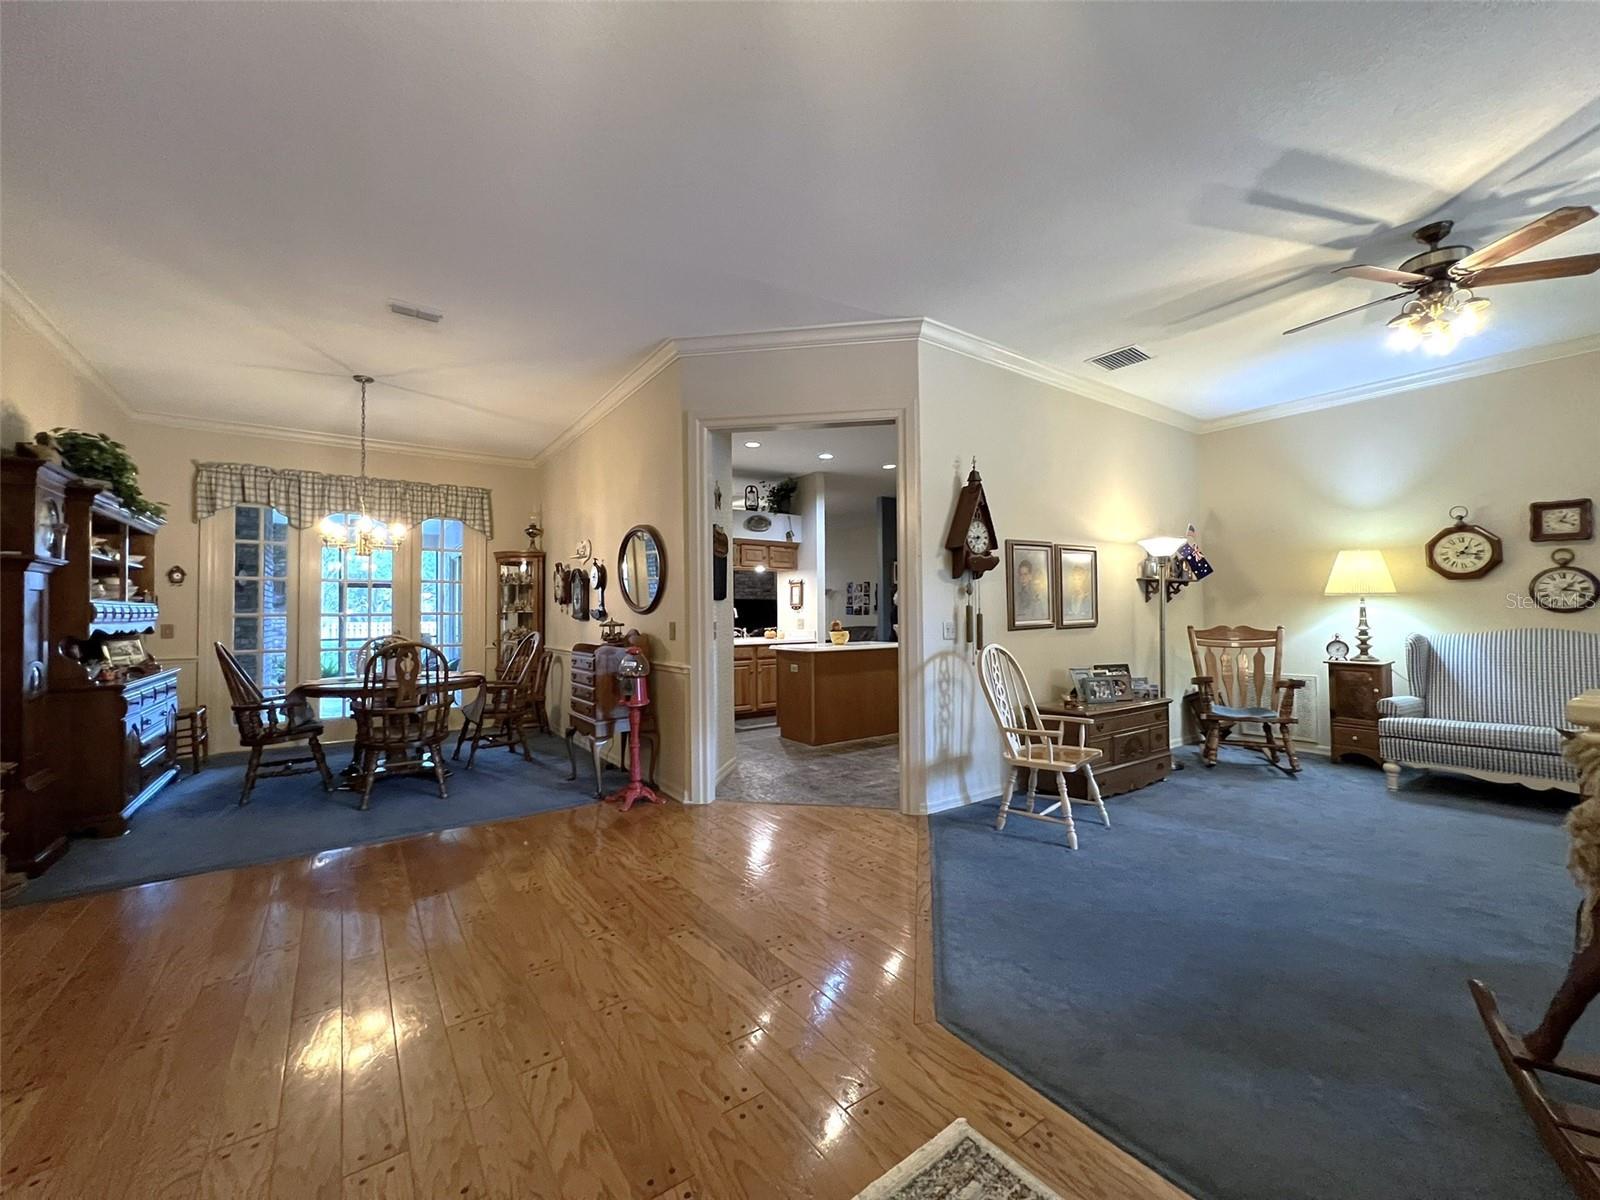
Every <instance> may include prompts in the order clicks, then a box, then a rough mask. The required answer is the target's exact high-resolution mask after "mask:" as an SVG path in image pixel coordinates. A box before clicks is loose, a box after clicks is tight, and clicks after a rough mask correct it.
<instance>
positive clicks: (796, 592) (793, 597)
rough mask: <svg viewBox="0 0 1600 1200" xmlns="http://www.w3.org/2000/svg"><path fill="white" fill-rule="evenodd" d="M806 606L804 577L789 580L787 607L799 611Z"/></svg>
mask: <svg viewBox="0 0 1600 1200" xmlns="http://www.w3.org/2000/svg"><path fill="white" fill-rule="evenodd" d="M805 606H806V581H805V580H804V579H791V580H789V607H790V608H792V609H794V610H795V612H799V611H800V610H801V609H802V608H804V607H805Z"/></svg>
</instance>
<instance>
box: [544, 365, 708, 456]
mask: <svg viewBox="0 0 1600 1200" xmlns="http://www.w3.org/2000/svg"><path fill="white" fill-rule="evenodd" d="M677 360H678V351H677V349H676V347H675V346H674V345H673V343H672V342H670V341H666V342H660V343H658V344H657V345H656V347H655V349H653V350H651V351H650V353H649V354H646V355H645V356H644V357H643V358H641V359H640V360H639V361H638V362H636V363H635V364H634V365H633V366H632V367H630V368H629V369H628V373H627V374H626V375H624V376H623V377H622V378H621V379H619V380H617V382H615V383H614V384H612V385H611V386H610V387H609V388H607V389H606V391H605V394H604V395H602V396H601V397H600V398H599V399H598V400H596V401H595V402H594V403H593V404H591V405H590V406H589V407H588V408H586V409H585V410H584V411H583V413H582V415H580V416H579V417H578V419H577V420H576V421H574V422H573V423H572V424H571V425H568V426H567V427H566V428H565V429H563V430H562V431H561V432H560V433H558V434H557V435H556V436H555V437H554V438H553V439H552V440H551V441H550V442H549V443H548V444H547V445H546V446H545V447H544V448H543V449H542V450H540V451H539V452H538V453H537V454H535V455H534V456H533V458H532V459H531V460H528V459H524V460H523V463H522V465H523V466H525V467H539V466H543V465H544V463H545V462H546V461H547V460H548V459H549V458H550V457H551V456H552V455H555V454H557V453H559V452H560V451H561V450H562V449H564V448H565V447H567V446H569V445H571V444H572V443H573V442H574V441H576V440H577V439H578V438H580V437H582V436H583V435H584V434H585V433H587V432H588V431H589V430H591V429H593V428H594V427H595V426H596V425H597V424H599V423H600V422H601V421H603V420H604V419H605V418H606V417H607V416H608V415H610V413H611V412H612V411H613V410H615V409H616V408H617V407H619V406H620V405H621V404H622V403H623V402H624V401H625V400H627V399H628V397H629V396H631V395H633V394H634V393H635V392H637V391H638V390H639V389H640V388H642V387H643V386H644V385H645V384H647V383H649V382H650V381H651V380H652V379H654V378H655V377H656V376H657V375H659V374H661V372H663V371H665V370H666V369H667V368H668V367H670V366H671V365H672V364H673V363H675V362H676V361H677Z"/></svg>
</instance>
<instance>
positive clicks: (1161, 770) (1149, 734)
mask: <svg viewBox="0 0 1600 1200" xmlns="http://www.w3.org/2000/svg"><path fill="white" fill-rule="evenodd" d="M1171 705H1172V699H1171V697H1169V696H1161V697H1159V698H1157V699H1155V700H1125V701H1122V702H1121V703H1118V704H1096V705H1091V706H1088V707H1085V706H1083V705H1080V704H1079V703H1078V702H1077V701H1075V700H1074V701H1068V702H1065V703H1057V704H1055V705H1040V707H1039V711H1040V713H1042V714H1044V715H1047V716H1048V715H1056V716H1059V715H1060V714H1062V713H1070V714H1071V715H1072V716H1074V717H1090V718H1092V719H1093V720H1094V727H1093V728H1091V729H1089V730H1088V731H1087V736H1086V738H1085V742H1086V744H1088V745H1090V746H1093V747H1095V748H1096V749H1098V750H1099V751H1100V752H1101V757H1100V758H1097V759H1096V760H1095V761H1094V762H1092V763H1090V764H1089V766H1090V768H1091V769H1092V770H1093V771H1094V778H1095V782H1096V783H1098V784H1099V785H1100V794H1101V795H1102V796H1120V795H1122V793H1124V792H1132V791H1136V790H1138V789H1139V788H1142V787H1147V786H1149V785H1150V784H1152V783H1160V782H1161V781H1162V780H1163V779H1165V778H1166V777H1167V776H1168V775H1169V774H1170V773H1171V772H1172V744H1171V743H1172V735H1171V733H1170V732H1169V726H1168V717H1167V713H1168V709H1169V708H1170V707H1171ZM1067 733H1068V736H1069V737H1071V736H1074V732H1073V730H1071V729H1070V728H1069V729H1068V731H1067ZM1027 782H1028V781H1027V779H1026V778H1024V779H1022V781H1021V786H1023V787H1026V786H1027ZM1039 788H1040V790H1041V791H1044V790H1046V789H1048V790H1050V791H1058V790H1059V788H1058V787H1057V784H1056V782H1055V780H1054V779H1053V778H1050V777H1046V778H1044V779H1040V780H1039ZM1067 791H1068V793H1069V794H1070V795H1073V796H1076V797H1078V798H1080V799H1082V798H1084V796H1085V794H1086V793H1085V790H1084V784H1083V776H1082V774H1081V773H1074V774H1072V775H1069V776H1067Z"/></svg>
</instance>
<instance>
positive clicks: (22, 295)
mask: <svg viewBox="0 0 1600 1200" xmlns="http://www.w3.org/2000/svg"><path fill="white" fill-rule="evenodd" d="M0 298H3V299H4V301H5V303H6V304H8V305H10V306H11V309H12V311H13V312H15V313H16V314H17V316H18V317H19V318H20V319H21V321H22V323H23V324H24V325H26V326H27V327H28V328H29V329H31V330H33V332H34V333H37V334H38V335H39V336H40V337H42V338H44V340H45V341H47V342H49V343H50V348H51V349H52V350H54V351H55V352H56V353H57V354H59V355H61V357H62V358H64V359H66V361H67V365H68V366H70V367H71V368H72V369H73V370H74V371H76V372H77V373H78V374H79V375H81V376H82V377H83V378H85V379H87V380H88V381H89V382H90V383H92V384H94V386H95V387H97V388H99V389H100V390H101V391H102V392H104V393H105V394H106V396H107V397H109V398H110V400H111V404H112V407H114V408H116V409H117V411H118V412H120V413H121V414H122V415H123V416H125V417H128V418H130V419H137V417H138V415H139V414H138V413H137V412H136V411H135V410H134V407H133V405H131V404H129V403H128V401H127V399H126V398H125V397H124V396H123V394H122V393H121V392H119V391H117V389H116V388H114V387H112V386H111V381H110V380H108V379H107V378H106V377H105V376H104V375H102V374H100V372H99V370H97V369H96V367H95V365H94V364H93V363H92V362H90V361H89V360H88V359H87V358H85V357H84V356H83V355H82V354H81V353H80V352H79V350H78V348H77V347H76V346H74V345H73V344H72V340H71V339H70V338H68V337H67V335H66V334H65V333H64V332H63V331H62V329H61V326H59V325H57V324H56V323H55V322H54V321H52V320H51V319H50V317H49V316H48V315H47V314H46V313H45V311H44V309H42V308H40V307H39V306H38V305H37V304H35V303H34V300H33V297H32V296H30V295H28V293H27V292H26V291H24V290H23V288H22V285H21V284H19V283H18V282H17V281H16V280H15V279H13V278H12V277H11V275H10V274H9V273H8V272H6V271H4V270H0Z"/></svg>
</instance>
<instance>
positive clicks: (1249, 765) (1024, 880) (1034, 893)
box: [930, 754, 1600, 1200]
mask: <svg viewBox="0 0 1600 1200" xmlns="http://www.w3.org/2000/svg"><path fill="white" fill-rule="evenodd" d="M1561 796H1562V794H1561V793H1543V794H1540V793H1532V792H1524V791H1521V790H1519V789H1508V788H1495V787H1493V786H1491V785H1479V784H1475V783H1471V782H1468V781H1451V780H1448V779H1445V778H1443V777H1437V776H1433V777H1429V778H1428V779H1426V780H1423V781H1411V782H1409V783H1408V785H1407V787H1406V789H1405V790H1403V791H1402V792H1401V793H1399V794H1397V795H1390V794H1388V793H1387V792H1386V791H1385V790H1384V786H1383V778H1382V776H1381V775H1380V774H1379V773H1378V772H1377V771H1376V770H1373V769H1370V768H1367V767H1363V766H1356V765H1337V766H1335V765H1331V764H1329V763H1328V762H1326V761H1325V760H1321V761H1319V760H1315V759H1311V760H1308V761H1307V764H1306V769H1305V771H1304V772H1303V774H1302V775H1300V776H1299V777H1297V778H1290V777H1287V776H1285V775H1283V774H1281V773H1279V772H1277V771H1275V770H1273V769H1272V768H1270V767H1267V766H1265V765H1256V764H1255V763H1253V762H1251V761H1250V759H1249V758H1247V757H1245V756H1243V755H1237V754H1235V755H1227V754H1225V755H1224V759H1223V762H1222V764H1221V765H1219V766H1218V767H1216V768H1215V769H1213V770H1204V769H1198V768H1194V769H1188V770H1185V771H1182V772H1180V773H1178V774H1176V775H1174V776H1173V777H1172V778H1170V779H1169V780H1167V781H1166V782H1164V783H1161V784H1157V785H1155V786H1153V787H1149V788H1145V789H1143V790H1140V791H1137V792H1132V793H1129V794H1127V795H1124V796H1120V797H1117V798H1115V799H1113V800H1111V801H1109V802H1108V807H1109V808H1110V810H1111V828H1109V829H1105V828H1102V827H1101V826H1100V825H1099V824H1098V823H1096V822H1091V821H1084V822H1081V823H1080V824H1079V838H1080V844H1081V846H1082V849H1081V850H1079V851H1077V852H1076V853H1073V852H1071V851H1068V850H1067V849H1066V848H1065V846H1064V844H1063V839H1062V837H1061V831H1060V830H1059V829H1058V828H1056V827H1053V826H1047V825H1041V824H1039V823H1037V822H1032V821H1020V822H1019V821H1013V822H1010V823H1009V824H1008V825H1007V827H1006V829H1005V831H1004V832H1003V833H998V834H997V833H996V832H995V831H994V827H993V823H994V816H995V806H994V804H992V803H989V804H982V805H975V806H973V807H970V808H967V809H963V810H958V811H954V812H949V813H945V814H941V815H939V816H937V817H935V818H933V819H932V821H931V822H930V826H931V831H932V849H933V867H934V906H933V916H934V947H935V955H936V963H935V971H936V973H935V988H936V1002H937V1012H938V1017H939V1020H940V1021H941V1022H942V1023H943V1024H944V1025H946V1026H947V1027H948V1028H950V1029H951V1030H952V1031H954V1032H955V1033H956V1034H957V1035H958V1036H960V1037H962V1038H964V1039H965V1040H966V1041H968V1042H969V1043H971V1044H972V1045H974V1046H975V1047H977V1048H978V1049H980V1050H982V1051H983V1052H984V1053H985V1054H987V1055H989V1056H990V1057H991V1058H993V1059H995V1060H997V1061H998V1062H1000V1063H1002V1064H1003V1065H1005V1066H1006V1067H1008V1068H1009V1069H1011V1070H1012V1071H1014V1072H1015V1073H1016V1074H1018V1075H1020V1076H1022V1077H1023V1078H1025V1079H1027V1080H1028V1081H1029V1082H1030V1083H1032V1084H1033V1085H1034V1086H1036V1087H1038V1088H1039V1089H1040V1090H1041V1091H1043V1092H1044V1093H1045V1094H1046V1095H1048V1096H1049V1097H1050V1098H1051V1099H1053V1100H1055V1101H1056V1102H1057V1103H1059V1104H1060V1105H1062V1106H1063V1107H1064V1108H1066V1109H1068V1110H1069V1111H1071V1112H1073V1113H1075V1114H1076V1115H1078V1116H1079V1117H1080V1118H1082V1119H1083V1120H1084V1121H1085V1122H1086V1123H1088V1124H1090V1125H1092V1126H1093V1127H1094V1128H1096V1129H1098V1130H1100V1131H1101V1132H1103V1133H1104V1134H1106V1135H1107V1136H1108V1137H1109V1138H1110V1139H1111V1140H1112V1141H1114V1142H1116V1143H1118V1144H1119V1145H1121V1146H1123V1147H1125V1148H1126V1149H1127V1150H1128V1151H1129V1152H1130V1153H1132V1154H1134V1155H1135V1156H1137V1157H1138V1158H1140V1159H1142V1160H1143V1161H1145V1162H1146V1163H1148V1164H1149V1165H1150V1166H1152V1167H1154V1168H1155V1169H1156V1170H1158V1171H1160V1172H1161V1173H1162V1174H1164V1175H1165V1176H1167V1177H1168V1178H1169V1179H1171V1180H1172V1181H1173V1182H1174V1183H1176V1184H1178V1185H1179V1186H1181V1187H1183V1188H1185V1189H1187V1190H1188V1191H1190V1192H1191V1193H1193V1194H1194V1195H1196V1196H1199V1197H1204V1198H1208V1200H1299V1198H1310V1197H1327V1198H1334V1197H1337V1198H1338V1200H1396V1198H1401V1197H1404V1198H1407V1200H1411V1198H1416V1200H1422V1198H1428V1200H1432V1198H1434V1197H1441V1198H1442V1197H1450V1198H1451V1200H1468V1198H1479V1200H1510V1198H1511V1197H1516V1198H1517V1200H1546V1198H1548V1200H1558V1198H1559V1200H1568V1198H1569V1196H1570V1193H1569V1192H1568V1190H1567V1187H1566V1184H1565V1183H1564V1181H1563V1180H1562V1177H1561V1175H1560V1173H1559V1172H1558V1171H1557V1170H1556V1169H1555V1167H1554V1166H1552V1165H1551V1164H1550V1162H1549V1161H1548V1160H1547V1158H1546V1156H1545V1154H1544V1152H1543V1150H1542V1149H1541V1147H1540V1145H1539V1142H1538V1139H1537V1137H1536V1136H1535V1134H1534V1132H1533V1129H1532V1127H1531V1125H1530V1124H1529V1122H1528V1120H1527V1117H1526V1116H1525V1115H1524V1114H1523V1112H1522V1110H1521V1108H1520V1107H1519V1105H1518V1104H1517V1102H1516V1100H1515V1098H1514V1096H1513V1094H1512V1091H1511V1088H1510V1087H1509V1086H1508V1084H1507V1082H1506V1079H1505V1075H1504V1073H1503V1072H1502V1071H1501V1069H1500V1065H1499V1063H1498V1061H1497V1060H1496V1058H1495V1056H1494V1053H1493V1051H1492V1049H1491V1048H1490V1044H1489V1041H1488V1039H1487V1038H1486V1037H1485V1035H1484V1031H1483V1028H1482V1025H1481V1024H1480V1022H1479V1020H1478V1017H1477V1014H1476V1011H1475V1010H1474V1008H1473V1004H1472V1000H1471V997H1470V996H1469V995H1468V992H1467V980H1468V978H1469V977H1473V976H1476V977H1478V978H1480V979H1482V980H1484V981H1485V982H1486V983H1488V984H1489V986H1491V987H1492V988H1494V990H1495V991H1496V993H1497V994H1498V995H1499V997H1500V999H1501V1004H1502V1008H1503V1010H1504V1011H1505V1012H1506V1014H1507V1018H1508V1020H1509V1021H1510V1022H1511V1023H1512V1025H1513V1026H1514V1027H1517V1028H1527V1027H1530V1026H1531V1025H1533V1024H1535V1023H1536V1021H1537V1018H1538V1016H1539V1014H1540V1013H1541V1012H1542V1010H1543V1006H1544V1004H1545V1003H1546V1001H1547V1000H1548V999H1549V997H1550V995H1551V993H1552V992H1553V991H1554V989H1555V987H1556V984H1557V983H1558V982H1559V981H1560V979H1561V976H1562V974H1563V972H1564V970H1565V966H1566V962H1567V959H1568V957H1569V956H1570V953H1571V937H1572V913H1573V911H1574V908H1575V905H1576V902H1577V892H1576V890H1575V889H1574V887H1573V885H1572V883H1571V882H1570V880H1569V879H1568V878H1567V875H1566V872H1565V869H1564V862H1565V858H1566V838H1565V835H1564V833H1563V830H1562V829H1561V826H1560V819H1561V816H1562V809H1561V806H1562V805H1563V804H1565V803H1570V802H1571V801H1572V799H1573V798H1572V797H1570V796H1568V797H1566V798H1565V799H1564V800H1563V799H1560V798H1559V797H1561ZM1597 1024H1600V1019H1597V1017H1596V1016H1595V1015H1593V1014H1591V1016H1590V1018H1589V1019H1588V1020H1587V1021H1586V1022H1584V1023H1582V1024H1580V1026H1579V1028H1578V1030H1577V1031H1576V1032H1575V1034H1574V1037H1573V1038H1572V1040H1571V1042H1570V1043H1569V1047H1570V1049H1571V1050H1572V1051H1573V1052H1575V1053H1593V1052H1595V1050H1596V1049H1600V1038H1597V1036H1596V1026H1597ZM1590 1102H1591V1103H1592V1101H1590Z"/></svg>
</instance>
